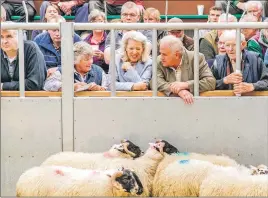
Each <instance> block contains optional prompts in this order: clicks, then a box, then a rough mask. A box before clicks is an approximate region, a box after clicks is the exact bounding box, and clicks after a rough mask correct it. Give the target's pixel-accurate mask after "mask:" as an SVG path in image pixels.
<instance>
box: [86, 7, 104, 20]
mask: <svg viewBox="0 0 268 198" xmlns="http://www.w3.org/2000/svg"><path fill="white" fill-rule="evenodd" d="M98 17H102V18H103V20H104V21H106V20H105V14H104V12H102V11H100V10H97V9H94V10H92V11H91V12H90V14H89V15H88V22H93V21H94V20H95V19H96V18H98Z"/></svg>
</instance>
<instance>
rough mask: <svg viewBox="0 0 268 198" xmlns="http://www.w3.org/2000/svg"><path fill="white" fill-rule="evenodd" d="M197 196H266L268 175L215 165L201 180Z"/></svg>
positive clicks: (267, 194) (267, 195) (267, 192)
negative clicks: (242, 171)
mask: <svg viewBox="0 0 268 198" xmlns="http://www.w3.org/2000/svg"><path fill="white" fill-rule="evenodd" d="M252 174H256V173H254V172H253V173H252ZM260 174H262V173H260ZM199 196H254V197H255V196H265V197H268V175H250V174H249V173H247V172H244V173H241V171H238V170H237V169H233V170H230V169H226V167H224V168H223V167H216V168H214V169H213V170H211V172H210V173H209V175H208V176H207V178H205V179H204V181H203V182H202V184H201V186H200V193H199Z"/></svg>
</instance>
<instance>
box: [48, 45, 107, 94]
mask: <svg viewBox="0 0 268 198" xmlns="http://www.w3.org/2000/svg"><path fill="white" fill-rule="evenodd" d="M73 50H74V91H86V90H87V91H104V90H106V89H107V86H108V81H107V78H106V74H105V72H104V71H103V69H102V68H101V67H99V66H98V65H95V64H92V63H93V49H92V47H91V46H90V45H89V44H88V43H87V42H85V41H79V42H76V43H75V44H74V48H73ZM61 78H62V77H61V68H58V70H57V71H56V72H54V73H53V74H52V75H50V76H49V77H48V78H47V80H46V82H45V85H44V90H46V91H61V89H62V82H61Z"/></svg>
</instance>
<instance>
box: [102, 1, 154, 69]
mask: <svg viewBox="0 0 268 198" xmlns="http://www.w3.org/2000/svg"><path fill="white" fill-rule="evenodd" d="M139 20H140V11H139V8H138V7H137V5H136V4H135V3H133V2H131V1H128V2H126V3H125V4H124V5H123V6H122V10H121V21H122V22H123V23H138V22H139ZM139 31H140V32H141V33H142V34H143V35H144V36H146V37H147V38H148V40H149V42H150V43H152V31H150V30H139ZM125 32H128V30H123V31H122V30H117V31H115V38H114V39H115V50H118V49H119V48H120V42H121V40H122V38H123V34H124V33H125ZM110 44H111V33H109V34H108V36H107V38H106V41H105V51H104V59H105V62H106V63H107V64H109V62H110Z"/></svg>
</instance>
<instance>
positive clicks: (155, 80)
mask: <svg viewBox="0 0 268 198" xmlns="http://www.w3.org/2000/svg"><path fill="white" fill-rule="evenodd" d="M152 44H153V45H152V47H153V59H152V61H153V65H152V66H153V76H152V85H153V86H152V89H153V97H157V30H156V29H153V43H152Z"/></svg>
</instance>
